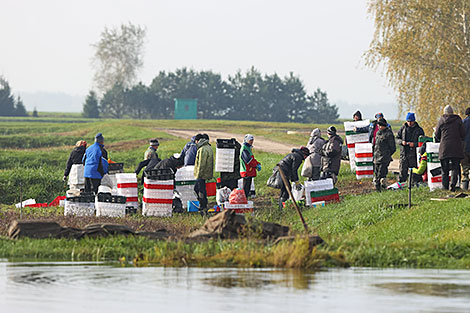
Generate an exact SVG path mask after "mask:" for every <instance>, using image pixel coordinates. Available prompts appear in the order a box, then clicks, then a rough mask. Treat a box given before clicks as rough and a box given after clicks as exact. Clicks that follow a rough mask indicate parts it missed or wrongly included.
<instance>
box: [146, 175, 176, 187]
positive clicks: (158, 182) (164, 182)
mask: <svg viewBox="0 0 470 313" xmlns="http://www.w3.org/2000/svg"><path fill="white" fill-rule="evenodd" d="M144 184H147V185H173V179H167V180H154V179H148V178H147V177H145V178H144Z"/></svg>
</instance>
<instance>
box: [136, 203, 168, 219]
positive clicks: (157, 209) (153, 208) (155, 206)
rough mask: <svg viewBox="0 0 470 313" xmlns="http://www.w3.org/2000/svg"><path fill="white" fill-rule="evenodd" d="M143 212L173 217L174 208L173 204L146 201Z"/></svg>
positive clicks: (147, 214) (146, 214)
mask: <svg viewBox="0 0 470 313" xmlns="http://www.w3.org/2000/svg"><path fill="white" fill-rule="evenodd" d="M142 214H143V215H144V216H158V217H171V216H172V215H173V208H172V205H171V204H160V203H144V204H143V205H142Z"/></svg>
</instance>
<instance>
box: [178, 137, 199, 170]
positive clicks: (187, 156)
mask: <svg viewBox="0 0 470 313" xmlns="http://www.w3.org/2000/svg"><path fill="white" fill-rule="evenodd" d="M195 139H196V136H193V137H191V140H190V141H189V142H188V143H186V145H185V146H184V148H183V150H181V158H183V159H184V166H188V165H194V163H195V162H196V153H197V147H196V143H195Z"/></svg>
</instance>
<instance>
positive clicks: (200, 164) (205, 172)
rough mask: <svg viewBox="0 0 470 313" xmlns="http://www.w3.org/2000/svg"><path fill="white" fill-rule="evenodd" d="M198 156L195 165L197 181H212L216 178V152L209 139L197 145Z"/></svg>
mask: <svg viewBox="0 0 470 313" xmlns="http://www.w3.org/2000/svg"><path fill="white" fill-rule="evenodd" d="M196 145H197V154H196V162H195V163H194V177H195V178H196V179H211V178H212V177H213V176H214V152H213V151H212V148H211V145H210V144H209V141H208V140H207V139H201V140H199V142H198V143H197V144H196Z"/></svg>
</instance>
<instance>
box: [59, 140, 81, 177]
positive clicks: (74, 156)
mask: <svg viewBox="0 0 470 313" xmlns="http://www.w3.org/2000/svg"><path fill="white" fill-rule="evenodd" d="M85 150H86V148H85V147H84V146H80V147H75V148H74V149H73V150H72V152H70V156H69V159H68V160H67V166H66V167H65V172H64V176H69V174H70V169H71V168H72V165H74V164H82V161H83V155H84V154H85Z"/></svg>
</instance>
